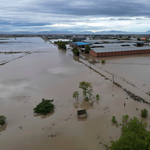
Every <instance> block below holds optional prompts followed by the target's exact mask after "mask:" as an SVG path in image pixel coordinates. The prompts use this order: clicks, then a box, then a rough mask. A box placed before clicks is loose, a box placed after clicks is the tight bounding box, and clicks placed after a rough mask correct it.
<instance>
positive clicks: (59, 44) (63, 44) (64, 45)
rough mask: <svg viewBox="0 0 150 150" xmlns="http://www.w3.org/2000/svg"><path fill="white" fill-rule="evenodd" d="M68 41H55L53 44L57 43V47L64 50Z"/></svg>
mask: <svg viewBox="0 0 150 150" xmlns="http://www.w3.org/2000/svg"><path fill="white" fill-rule="evenodd" d="M69 43H70V41H55V42H54V44H57V45H58V47H59V48H61V49H65V50H66V44H69Z"/></svg>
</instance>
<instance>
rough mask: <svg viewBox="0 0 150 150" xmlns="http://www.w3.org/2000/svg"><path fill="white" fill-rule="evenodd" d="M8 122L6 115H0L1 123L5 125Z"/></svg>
mask: <svg viewBox="0 0 150 150" xmlns="http://www.w3.org/2000/svg"><path fill="white" fill-rule="evenodd" d="M5 122H6V117H5V116H0V125H4V124H5Z"/></svg>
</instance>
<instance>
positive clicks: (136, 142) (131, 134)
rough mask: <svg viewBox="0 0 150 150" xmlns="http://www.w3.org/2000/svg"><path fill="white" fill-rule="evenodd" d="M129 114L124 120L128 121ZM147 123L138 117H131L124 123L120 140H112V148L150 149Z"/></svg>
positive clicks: (124, 149) (126, 149) (120, 149)
mask: <svg viewBox="0 0 150 150" xmlns="http://www.w3.org/2000/svg"><path fill="white" fill-rule="evenodd" d="M127 119H128V115H126V116H125V117H124V118H123V120H126V121H127ZM146 125H147V124H146V123H142V121H139V119H137V118H135V117H134V118H132V119H130V121H129V122H127V123H126V124H123V127H122V135H121V137H120V138H119V140H118V141H115V142H114V141H112V142H111V146H110V147H109V149H110V150H150V131H147V130H146Z"/></svg>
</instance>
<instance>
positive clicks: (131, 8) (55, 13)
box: [0, 0, 150, 30]
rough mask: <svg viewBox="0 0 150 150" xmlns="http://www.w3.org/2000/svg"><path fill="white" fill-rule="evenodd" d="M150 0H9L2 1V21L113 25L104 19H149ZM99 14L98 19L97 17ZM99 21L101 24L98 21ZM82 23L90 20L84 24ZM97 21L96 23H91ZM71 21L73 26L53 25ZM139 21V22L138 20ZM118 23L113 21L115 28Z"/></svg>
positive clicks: (34, 25)
mask: <svg viewBox="0 0 150 150" xmlns="http://www.w3.org/2000/svg"><path fill="white" fill-rule="evenodd" d="M149 6H150V1H149V0H141V1H135V0H132V1H130V0H126V1H122V0H107V1H106V0H92V1H91V0H76V1H70V0H55V1H49V0H42V1H41V0H13V1H12V0H7V3H6V1H5V0H1V1H0V24H1V25H6V30H7V27H9V29H10V28H11V29H12V30H13V29H23V28H25V29H27V30H33V29H34V30H35V29H37V30H42V29H44V30H45V29H49V30H51V29H54V28H55V29H61V28H62V29H65V28H66V29H67V28H69V29H71V30H77V29H81V30H85V29H88V30H90V29H91V30H101V29H104V28H102V27H105V28H107V29H109V26H105V25H107V24H106V23H105V25H101V24H103V23H102V22H108V24H110V23H112V22H118V21H131V22H132V20H133V21H134V20H136V21H139V24H140V20H144V19H145V18H147V20H148V19H149V18H150V11H149ZM94 18H95V19H94ZM97 22H99V25H100V26H99V25H94V23H95V24H96V23H97ZM78 23H87V25H86V26H83V25H82V26H80V25H78ZM88 23H93V26H92V25H91V26H90V25H88ZM55 24H68V25H70V27H62V26H60V27H58V26H57V27H51V26H50V25H55ZM136 24H137V22H136ZM115 27H117V25H116V26H115V25H113V27H112V28H110V29H114V28H115Z"/></svg>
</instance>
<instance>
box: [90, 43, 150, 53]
mask: <svg viewBox="0 0 150 150" xmlns="http://www.w3.org/2000/svg"><path fill="white" fill-rule="evenodd" d="M98 45H99V46H100V47H96V48H91V50H93V51H95V52H96V53H103V52H119V51H134V50H135V51H136V50H147V49H150V47H148V46H143V47H137V46H136V43H117V44H98Z"/></svg>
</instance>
